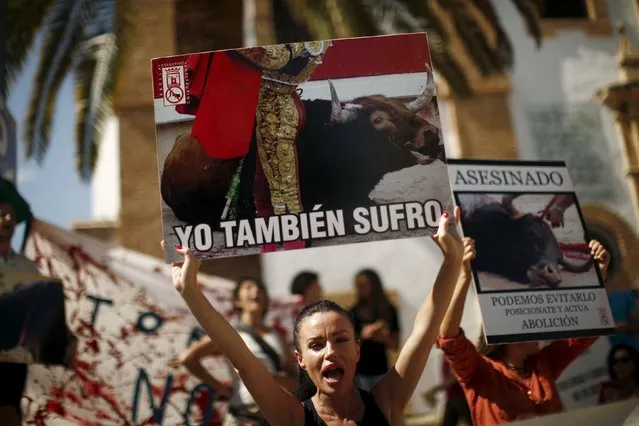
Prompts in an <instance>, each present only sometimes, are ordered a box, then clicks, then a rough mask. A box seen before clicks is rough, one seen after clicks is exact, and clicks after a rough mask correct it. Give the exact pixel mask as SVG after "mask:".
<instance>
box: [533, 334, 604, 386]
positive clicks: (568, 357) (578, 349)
mask: <svg viewBox="0 0 639 426" xmlns="http://www.w3.org/2000/svg"><path fill="white" fill-rule="evenodd" d="M598 338H599V337H598V336H597V337H588V338H585V339H566V340H556V341H554V342H552V343H551V344H550V345H548V346H546V347H545V348H544V349H542V350H541V352H540V353H539V357H540V359H541V360H543V361H545V362H546V363H547V364H548V366H550V370H551V371H552V374H553V375H554V377H555V379H557V378H558V377H559V376H561V373H563V371H564V370H565V369H566V368H567V367H568V366H569V365H570V364H571V363H572V362H573V361H574V360H575V359H577V358H578V357H579V356H580V355H581V354H583V353H584V352H586V351H587V350H588V348H590V347H591V346H592V345H593V343H595V342H596V341H597V339H598Z"/></svg>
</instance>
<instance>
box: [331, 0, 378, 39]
mask: <svg viewBox="0 0 639 426" xmlns="http://www.w3.org/2000/svg"><path fill="white" fill-rule="evenodd" d="M363 3H364V2H363V1H362V0H350V1H335V7H336V8H337V9H338V10H339V13H340V16H342V18H343V21H344V23H345V26H346V33H347V34H348V35H349V36H351V37H354V36H372V35H378V34H380V32H381V28H380V27H379V25H378V22H379V21H378V20H377V19H376V18H375V16H374V15H373V14H372V13H370V12H369V13H367V10H366V7H365V4H363Z"/></svg>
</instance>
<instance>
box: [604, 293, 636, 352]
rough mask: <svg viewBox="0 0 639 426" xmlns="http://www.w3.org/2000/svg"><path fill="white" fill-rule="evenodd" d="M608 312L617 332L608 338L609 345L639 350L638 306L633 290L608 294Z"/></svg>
mask: <svg viewBox="0 0 639 426" xmlns="http://www.w3.org/2000/svg"><path fill="white" fill-rule="evenodd" d="M608 301H609V302H610V311H611V312H612V318H613V320H614V321H615V324H616V326H617V330H616V332H615V334H611V335H610V336H608V338H609V339H610V345H611V346H616V345H620V344H624V345H628V346H632V347H633V348H635V349H636V350H639V338H638V335H639V305H638V304H637V297H636V295H635V291H634V290H613V291H610V292H609V293H608Z"/></svg>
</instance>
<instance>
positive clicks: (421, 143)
mask: <svg viewBox="0 0 639 426" xmlns="http://www.w3.org/2000/svg"><path fill="white" fill-rule="evenodd" d="M426 70H427V75H428V77H427V81H426V86H425V88H424V90H423V92H422V93H421V94H420V95H419V96H417V97H416V98H415V99H413V100H412V101H410V102H406V103H402V102H399V101H396V100H392V99H389V98H386V97H385V96H381V95H375V96H366V97H361V98H357V99H354V100H353V101H352V102H349V103H342V102H341V101H340V99H339V97H338V96H337V91H336V90H335V87H334V86H333V83H332V82H331V81H330V80H329V82H328V84H329V88H330V91H331V104H332V108H331V123H333V124H343V123H349V122H352V121H355V120H357V119H358V118H360V117H362V116H368V117H369V119H370V124H371V126H372V127H373V129H374V130H376V131H378V132H380V133H383V134H386V135H387V136H388V138H389V141H390V142H391V143H393V144H395V145H397V146H400V147H402V149H406V150H407V151H408V152H410V154H412V156H413V157H414V158H415V162H416V163H418V164H430V163H432V162H433V161H435V160H437V159H441V160H443V159H444V147H443V143H442V141H441V140H440V137H439V129H438V128H437V127H435V126H433V125H432V124H430V123H429V122H428V121H426V120H425V119H423V118H421V117H419V116H418V115H417V112H419V111H420V110H422V109H423V108H424V107H426V106H428V105H430V104H431V102H432V100H433V97H434V96H435V80H434V78H433V73H432V70H431V68H430V66H429V65H428V64H426ZM398 142H399V144H398Z"/></svg>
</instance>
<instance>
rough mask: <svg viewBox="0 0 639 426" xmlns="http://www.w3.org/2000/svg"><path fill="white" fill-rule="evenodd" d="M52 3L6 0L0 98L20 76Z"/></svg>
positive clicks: (49, 0) (46, 0) (51, 1)
mask: <svg viewBox="0 0 639 426" xmlns="http://www.w3.org/2000/svg"><path fill="white" fill-rule="evenodd" d="M53 2H54V0H29V1H25V0H8V2H7V5H6V12H7V15H6V19H5V20H4V22H5V25H6V26H5V33H6V56H5V60H4V63H3V64H1V65H0V66H1V67H2V68H3V70H2V75H3V76H4V78H3V79H0V97H2V98H4V97H6V96H7V95H8V93H9V91H10V90H11V88H12V86H13V84H14V82H15V80H16V79H17V77H18V75H20V72H21V71H22V68H23V66H24V63H25V61H26V60H27V57H28V55H29V52H30V51H31V48H32V47H33V43H34V41H35V38H36V35H37V34H38V31H39V30H40V28H41V27H42V23H43V21H44V19H45V17H46V16H47V13H48V11H49V10H50V8H51V5H52V4H53Z"/></svg>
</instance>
